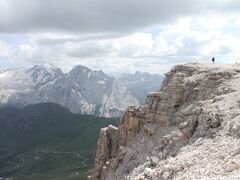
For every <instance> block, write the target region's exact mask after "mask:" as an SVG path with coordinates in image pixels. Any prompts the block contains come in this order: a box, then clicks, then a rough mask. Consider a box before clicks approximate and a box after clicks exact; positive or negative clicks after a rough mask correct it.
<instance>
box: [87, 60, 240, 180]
mask: <svg viewBox="0 0 240 180" xmlns="http://www.w3.org/2000/svg"><path fill="white" fill-rule="evenodd" d="M239 132H240V66H238V65H215V64H198V63H192V64H185V65H178V66H176V67H174V68H173V69H172V70H171V71H170V72H169V73H167V74H166V78H165V79H164V81H163V84H162V87H161V89H160V91H159V92H152V93H149V95H148V96H147V106H146V107H139V108H137V107H129V108H128V109H127V111H126V113H125V114H124V115H123V117H122V119H121V123H120V125H119V127H118V128H116V127H112V126H109V127H107V128H105V129H102V130H101V133H100V137H99V141H98V150H97V155H96V159H95V167H94V169H93V173H92V175H91V177H89V179H92V180H113V179H114V180H130V179H131V180H148V179H149V180H150V179H151V180H162V179H163V180H167V179H240V133H239Z"/></svg>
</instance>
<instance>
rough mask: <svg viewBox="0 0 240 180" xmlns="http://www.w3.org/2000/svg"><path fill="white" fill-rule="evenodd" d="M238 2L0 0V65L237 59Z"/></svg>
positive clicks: (114, 68)
mask: <svg viewBox="0 0 240 180" xmlns="http://www.w3.org/2000/svg"><path fill="white" fill-rule="evenodd" d="M239 30H240V1H239V0H0V69H6V68H15V67H20V66H24V67H30V66H32V65H34V64H44V63H50V64H53V65H55V66H58V67H61V68H62V69H63V70H64V71H69V70H70V69H71V68H72V67H73V66H74V65H76V64H82V65H86V66H88V67H90V68H94V69H103V70H104V71H106V72H124V71H130V72H134V71H136V70H141V71H148V72H152V73H164V72H166V71H167V70H169V68H170V67H172V66H173V65H175V64H178V63H185V62H189V61H192V62H193V61H202V62H209V61H210V59H211V57H212V56H214V57H215V58H216V61H217V63H236V62H239V63H240V31H239Z"/></svg>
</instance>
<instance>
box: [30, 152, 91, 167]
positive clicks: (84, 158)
mask: <svg viewBox="0 0 240 180" xmlns="http://www.w3.org/2000/svg"><path fill="white" fill-rule="evenodd" d="M39 153H45V154H50V153H53V154H69V155H73V156H75V157H76V158H78V159H82V161H81V164H82V165H83V167H86V166H87V164H86V162H87V160H88V159H87V158H86V157H83V156H81V155H80V153H78V152H68V151H66V152H65V151H48V150H44V149H36V150H35V157H34V158H35V159H40V154H39Z"/></svg>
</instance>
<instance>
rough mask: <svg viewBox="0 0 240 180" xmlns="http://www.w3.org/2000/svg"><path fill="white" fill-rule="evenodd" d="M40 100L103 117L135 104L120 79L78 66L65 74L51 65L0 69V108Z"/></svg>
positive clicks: (33, 102) (113, 114)
mask: <svg viewBox="0 0 240 180" xmlns="http://www.w3.org/2000/svg"><path fill="white" fill-rule="evenodd" d="M44 102H52V103H57V104H60V105H62V106H64V107H67V108H68V109H70V110H71V111H72V112H73V113H80V114H94V115H96V116H104V117H115V116H121V114H122V112H123V111H124V110H125V109H126V108H127V107H128V106H129V105H138V104H139V100H138V99H137V97H135V96H134V95H133V94H132V93H131V91H130V90H129V89H128V87H127V86H126V85H125V84H124V83H123V82H121V81H119V80H118V79H116V78H114V77H111V76H108V75H106V74H105V73H104V72H103V71H101V70H99V71H98V70H91V69H89V68H87V67H85V66H81V65H78V66H75V67H74V68H73V69H72V71H70V72H69V73H63V72H62V71H61V69H59V68H56V67H54V66H51V65H35V66H34V67H33V68H31V69H24V68H20V69H14V70H7V71H4V72H0V107H2V106H14V107H25V106H26V105H29V104H38V103H44Z"/></svg>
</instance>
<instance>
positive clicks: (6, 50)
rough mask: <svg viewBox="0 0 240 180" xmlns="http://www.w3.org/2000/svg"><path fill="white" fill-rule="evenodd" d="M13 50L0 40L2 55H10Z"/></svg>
mask: <svg viewBox="0 0 240 180" xmlns="http://www.w3.org/2000/svg"><path fill="white" fill-rule="evenodd" d="M10 51H11V46H10V45H9V44H8V43H6V42H3V41H0V57H7V56H9V54H10Z"/></svg>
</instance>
